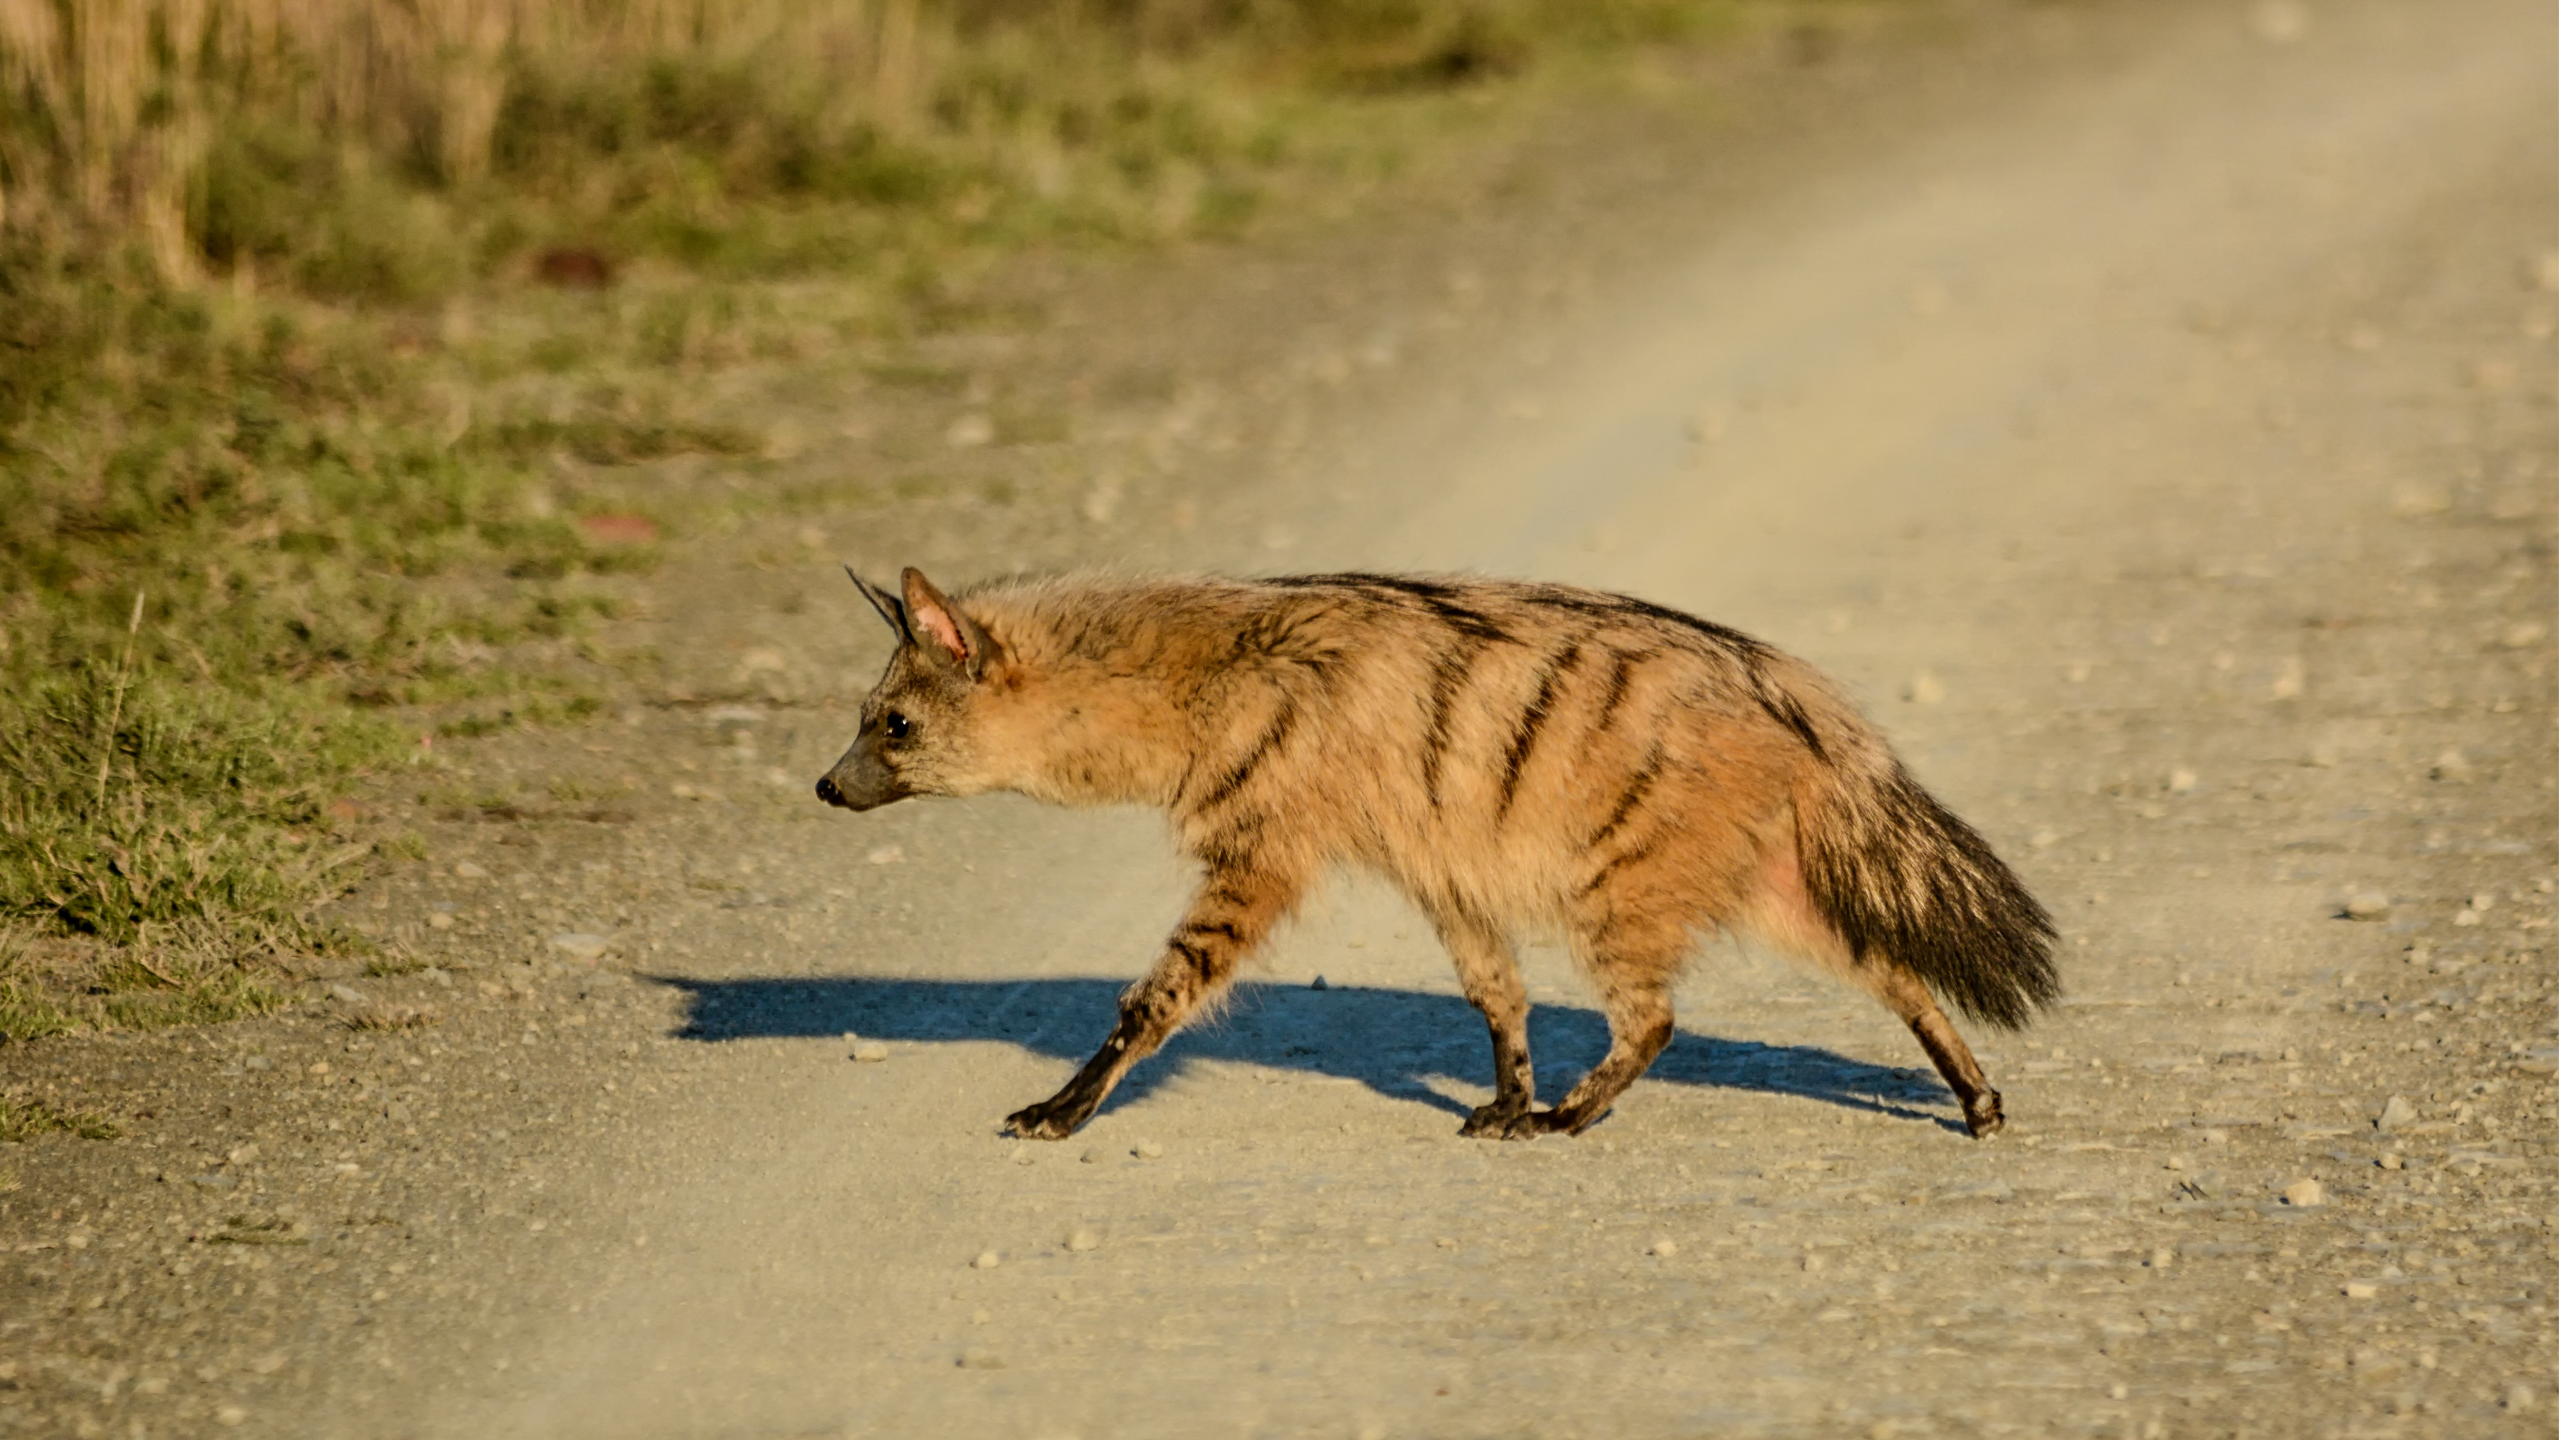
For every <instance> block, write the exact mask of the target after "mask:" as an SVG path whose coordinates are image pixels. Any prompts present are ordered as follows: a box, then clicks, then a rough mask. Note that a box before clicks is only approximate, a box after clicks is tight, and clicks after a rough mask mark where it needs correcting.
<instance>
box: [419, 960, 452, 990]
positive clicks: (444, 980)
mask: <svg viewBox="0 0 2560 1440" xmlns="http://www.w3.org/2000/svg"><path fill="white" fill-rule="evenodd" d="M418 978H419V979H421V980H424V981H426V982H427V983H428V984H430V985H441V986H443V987H444V988H445V989H447V990H450V989H452V988H453V972H451V971H449V970H443V969H439V968H437V967H436V966H433V965H430V966H428V967H427V968H426V969H424V970H421V971H419V972H418Z"/></svg>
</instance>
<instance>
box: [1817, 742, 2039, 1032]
mask: <svg viewBox="0 0 2560 1440" xmlns="http://www.w3.org/2000/svg"><path fill="white" fill-rule="evenodd" d="M1860 758H1868V757H1860ZM1873 767H1874V768H1872V769H1867V767H1864V766H1859V767H1856V768H1852V769H1844V770H1835V771H1833V772H1832V773H1831V774H1829V775H1827V776H1826V777H1825V780H1826V782H1827V783H1825V784H1823V785H1822V786H1821V787H1820V793H1818V794H1817V795H1814V796H1809V797H1805V801H1809V802H1810V803H1805V801H1800V803H1799V806H1798V809H1797V815H1798V821H1797V826H1798V834H1797V846H1798V853H1799V856H1800V863H1801V864H1802V866H1803V870H1804V883H1805V891H1806V893H1807V894H1808V895H1809V896H1811V898H1812V900H1813V903H1814V906H1815V908H1817V909H1818V910H1820V911H1821V913H1822V918H1823V919H1824V920H1825V921H1827V922H1829V924H1830V926H1831V928H1832V929H1833V930H1835V931H1837V932H1838V933H1839V935H1840V938H1841V939H1842V940H1844V941H1846V942H1848V946H1849V950H1850V953H1852V954H1853V955H1856V956H1859V957H1861V958H1864V957H1865V956H1867V955H1869V954H1872V953H1877V952H1881V953H1882V954H1883V955H1885V956H1887V957H1889V958H1891V959H1893V960H1895V961H1898V962H1900V963H1901V964H1903V965H1905V966H1907V967H1909V968H1910V970H1911V971H1912V972H1913V973H1914V974H1917V975H1918V976H1919V977H1920V978H1921V979H1922V980H1923V981H1925V982H1927V984H1928V986H1929V988H1930V989H1932V990H1934V991H1936V992H1937V993H1938V995H1939V997H1940V998H1941V999H1944V1000H1948V1001H1952V1002H1953V1003H1954V1004H1955V1005H1956V1007H1957V1008H1958V1009H1960V1010H1962V1011H1964V1013H1965V1014H1967V1015H1970V1016H1972V1017H1973V1018H1975V1019H1977V1020H1981V1021H1984V1022H1985V1023H1988V1024H1992V1025H1997V1026H2000V1027H2001V1028H2003V1029H2007V1030H2015V1029H2017V1028H2019V1027H2020V1026H2023V1025H2025V1024H2026V1023H2027V1021H2028V1020H2029V1019H2030V1018H2032V1017H2033V1015H2034V1012H2035V1011H2036V1010H2037V1009H2039V1008H2041V1007H2043V1006H2047V1005H2050V1004H2052V1003H2053V1002H2054V1000H2055V999H2057V998H2059V997H2060V995H2061V994H2062V980H2061V977H2060V976H2058V975H2056V974H2055V973H2054V969H2053V957H2052V955H2051V954H2050V946H2051V945H2052V943H2053V940H2054V938H2055V937H2054V929H2053V917H2052V916H2050V915H2047V914H2046V913H2045V909H2044V907H2043V906H2042V905H2039V904H2037V903H2036V898H2035V897H2034V896H2032V895H2030V894H2028V893H2027V887H2026V886H2025V885H2023V884H2021V883H2019V880H2018V877H2017V876H2016V875H2014V874H2012V873H2011V872H2010V870H2009V867H2008V866H2006V865H2004V864H2002V863H2001V862H2000V857H1999V856H1997V855H1994V854H1992V853H1991V846H1990V845H1989V844H1988V843H1987V842H1985V841H1984V840H1983V838H1982V837H1981V836H1980V835H1978V834H1976V833H1975V832H1974V829H1973V827H1972V826H1970V825H1967V824H1966V823H1964V822H1963V821H1962V820H1959V819H1957V818H1956V817H1955V816H1954V815H1953V814H1952V813H1950V812H1949V811H1948V810H1947V808H1946V807H1945V806H1943V805H1940V804H1939V803H1938V802H1937V800H1936V799H1935V798H1934V797H1932V796H1931V795H1930V794H1929V792H1928V791H1926V790H1923V789H1921V788H1920V783H1919V782H1918V781H1916V780H1914V779H1912V778H1911V776H1910V774H1909V772H1907V771H1905V770H1904V769H1903V768H1902V766H1901V764H1900V763H1899V762H1897V761H1895V760H1893V759H1892V758H1891V757H1890V756H1875V757H1873ZM1861 770H1864V771H1865V772H1866V773H1859V772H1860V771H1861Z"/></svg>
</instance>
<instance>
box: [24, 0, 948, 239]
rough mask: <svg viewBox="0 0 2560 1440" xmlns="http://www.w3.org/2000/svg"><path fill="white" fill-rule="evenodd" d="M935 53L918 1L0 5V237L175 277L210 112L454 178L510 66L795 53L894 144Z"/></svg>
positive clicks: (305, 0)
mask: <svg viewBox="0 0 2560 1440" xmlns="http://www.w3.org/2000/svg"><path fill="white" fill-rule="evenodd" d="M950 42H951V31H950V27H949V26H948V24H947V23H946V22H944V21H942V20H941V19H940V18H939V17H928V16H927V15H925V13H924V12H923V11H922V10H921V9H920V7H919V5H918V0H876V3H872V0H738V3H707V0H589V3H583V4H561V3H552V0H412V3H409V4H403V5H390V4H382V3H377V0H77V3H64V0H0V84H5V85H6V86H8V87H9V89H10V90H11V91H13V92H14V93H15V95H16V96H17V97H18V99H19V103H20V105H21V107H23V111H24V114H23V115H22V116H20V117H19V121H20V123H17V124H10V125H0V185H5V188H0V225H5V226H26V225H30V224H41V223H44V222H46V221H49V220H57V219H68V220H75V221H80V222H85V223H89V224H102V225H105V226H106V227H108V228H110V229H114V230H120V231H124V232H126V233H130V234H135V235H138V236H140V237H141V238H142V239H143V240H144V241H145V243H146V245H147V246H148V248H149V251H150V253H151V255H152V257H153V259H154V261H155V262H156V263H157V264H158V265H159V266H160V268H161V270H162V272H163V273H164V274H166V275H168V276H170V277H172V278H177V277H181V276H184V275H187V274H188V273H190V272H191V270H192V268H193V259H192V256H191V252H190V250H189V247H188V245H187V239H186V236H187V202H188V188H189V185H190V184H191V183H192V181H193V180H194V178H195V176H196V173H197V171H198V170H199V169H200V167H201V166H202V165H203V163H204V160H205V157H206V151H207V147H208V145H209V143H210V141H211V139H212V136H213V131H214V126H215V123H216V121H217V118H218V117H219V116H221V115H223V114H226V113H237V112H240V111H244V110H247V111H267V112H273V113H277V114H280V115H283V116H287V117H289V118H291V119H294V120H297V121H299V122H301V123H302V124H304V125H306V126H309V127H312V128H314V129H316V130H320V131H323V132H326V133H329V134H333V135H337V136H340V137H342V138H344V139H347V140H351V141H357V142H360V143H363V144H365V145H367V146H369V147H372V148H375V149H377V150H379V151H381V152H382V153H386V154H397V155H407V156H414V157H419V158H421V159H426V160H430V161H431V162H432V164H433V166H434V168H435V169H436V170H437V171H438V172H439V175H440V177H441V178H442V179H443V180H445V181H446V182H448V183H453V184H469V183H472V182H474V181H477V180H479V179H480V178H482V177H483V176H485V175H486V174H487V173H488V169H489V163H490V142H491V138H492V136H493V135H494V134H495V133H496V129H497V125H498V120H499V115H500V109H501V106H502V105H503V104H504V101H505V98H506V85H507V73H508V65H509V62H510V60H513V61H515V62H518V63H523V62H530V63H532V64H533V65H536V66H541V67H545V68H554V69H606V68H612V67H616V66H622V65H628V64H631V63H634V62H635V61H638V60H641V59H643V58H649V57H675V58H679V59H691V60H696V61H702V62H712V63H718V62H733V61H736V60H739V59H742V58H744V57H746V56H750V55H756V54H777V55H780V54H790V55H799V56H804V57H813V58H817V59H822V60H823V62H824V64H825V66H826V68H827V70H828V72H829V75H830V90H831V92H832V94H833V95H834V97H835V99H834V100H833V102H832V107H831V108H833V109H834V111H835V112H836V114H835V115H834V117H833V118H834V119H836V120H837V121H838V122H839V123H853V122H856V121H869V122H871V123H873V124H876V125H878V126H880V127H881V128H883V129H884V130H889V131H895V130H896V129H898V128H899V127H900V126H901V125H903V124H904V123H905V121H906V119H907V117H908V113H909V111H910V110H911V108H912V106H913V105H914V103H915V101H916V98H917V97H918V96H921V95H923V94H924V93H925V92H926V90H927V88H928V86H929V84H930V80H931V73H930V72H931V69H932V67H933V65H934V63H935V61H936V59H937V57H939V56H941V55H944V54H947V53H948V52H949V50H950V48H951V44H950ZM63 207H67V208H68V209H69V210H70V211H71V212H72V213H71V214H70V215H67V216H57V215H55V214H53V213H51V212H53V211H55V210H56V209H58V208H63Z"/></svg>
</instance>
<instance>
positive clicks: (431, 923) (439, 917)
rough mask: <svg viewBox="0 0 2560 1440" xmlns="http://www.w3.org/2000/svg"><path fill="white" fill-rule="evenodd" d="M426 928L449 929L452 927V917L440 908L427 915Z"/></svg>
mask: <svg viewBox="0 0 2560 1440" xmlns="http://www.w3.org/2000/svg"><path fill="white" fill-rule="evenodd" d="M427 928H428V929H430V930H450V929H452V928H453V917H452V916H451V915H449V914H447V913H446V912H444V911H442V910H438V911H435V912H434V913H432V914H430V915H428V916H427Z"/></svg>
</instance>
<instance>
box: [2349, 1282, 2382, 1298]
mask: <svg viewBox="0 0 2560 1440" xmlns="http://www.w3.org/2000/svg"><path fill="white" fill-rule="evenodd" d="M2340 1288H2341V1289H2342V1290H2344V1291H2345V1292H2346V1297H2347V1298H2348V1299H2350V1300H2370V1299H2372V1298H2373V1297H2374V1296H2376V1295H2379V1294H2381V1293H2382V1287H2381V1286H2379V1285H2376V1284H2374V1283H2373V1282H2372V1281H2370V1280H2350V1281H2348V1282H2347V1283H2346V1284H2345V1285H2343V1286H2341V1287H2340Z"/></svg>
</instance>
